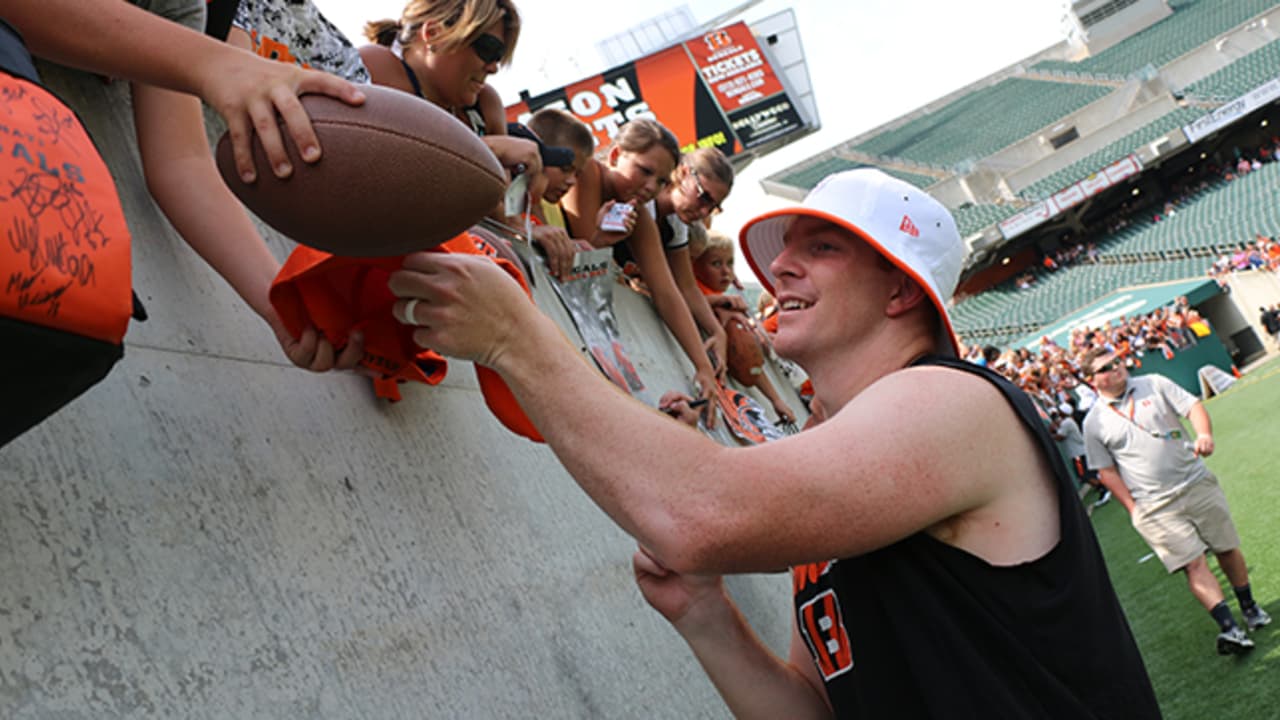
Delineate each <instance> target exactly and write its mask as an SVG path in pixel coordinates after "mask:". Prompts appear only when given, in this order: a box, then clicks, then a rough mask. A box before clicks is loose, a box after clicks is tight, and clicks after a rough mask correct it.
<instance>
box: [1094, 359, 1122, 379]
mask: <svg viewBox="0 0 1280 720" xmlns="http://www.w3.org/2000/svg"><path fill="white" fill-rule="evenodd" d="M1118 367H1120V358H1111V360H1110V362H1108V363H1107V364H1105V365H1100V366H1098V367H1096V368H1094V369H1093V374H1094V375H1101V374H1102V373H1109V372H1111V371H1112V370H1115V369H1116V368H1118Z"/></svg>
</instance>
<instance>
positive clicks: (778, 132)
mask: <svg viewBox="0 0 1280 720" xmlns="http://www.w3.org/2000/svg"><path fill="white" fill-rule="evenodd" d="M544 107H555V108H559V109H561V110H564V111H566V112H569V113H572V114H573V115H574V116H575V117H577V118H578V119H579V120H581V121H582V122H584V123H586V125H587V126H588V127H590V128H591V132H592V133H593V134H594V135H595V137H596V143H597V145H598V146H605V145H608V144H609V142H611V141H612V139H613V137H614V136H615V135H617V133H618V129H619V128H620V127H622V125H623V124H625V123H627V122H629V121H631V120H635V119H637V118H652V119H655V120H657V121H658V122H661V123H662V124H663V125H665V126H666V127H667V128H668V129H670V130H671V132H673V133H674V134H675V136H676V138H677V139H679V141H680V144H681V147H682V149H684V150H685V151H688V150H692V149H694V148H697V147H718V148H720V150H722V151H723V152H724V153H725V154H726V155H732V154H734V153H738V152H741V151H743V150H747V149H750V148H753V147H757V146H759V145H762V144H764V143H767V142H770V141H772V140H775V139H777V138H779V137H782V136H784V135H787V134H790V133H792V132H795V131H798V130H801V129H803V128H804V123H803V121H802V120H801V117H800V113H799V111H798V110H797V109H796V107H795V105H794V104H793V103H792V102H791V99H790V98H789V97H788V96H787V93H786V90H785V89H784V87H783V85H782V81H781V80H780V79H779V78H778V76H777V74H776V73H775V72H774V71H773V68H772V66H771V65H770V63H769V60H768V57H767V56H766V55H765V53H764V51H763V50H762V49H761V48H760V44H759V43H757V42H756V38H755V36H754V35H752V33H751V29H750V28H748V27H747V25H746V24H745V23H736V24H734V25H730V26H728V27H724V28H719V29H717V30H714V31H712V32H709V33H707V34H705V35H702V36H699V37H698V38H695V39H693V40H688V41H686V42H684V43H681V44H679V45H675V46H672V47H669V48H666V49H664V50H659V51H658V52H656V53H653V54H650V55H646V56H644V57H642V58H640V59H638V60H634V61H632V62H629V63H625V64H623V65H619V66H617V67H614V68H611V69H609V70H606V71H605V72H603V73H601V74H599V75H596V76H594V77H590V78H586V79H584V80H579V81H578V82H575V83H573V84H570V85H566V86H565V87H562V88H558V89H556V90H552V91H550V92H547V93H543V94H541V95H538V96H536V97H530V98H527V99H525V100H523V101H521V102H519V103H517V104H515V105H511V106H509V107H508V108H507V119H508V120H510V121H519V122H525V121H527V120H528V118H529V116H530V115H532V114H533V113H534V112H536V111H538V110H541V109H542V108H544Z"/></svg>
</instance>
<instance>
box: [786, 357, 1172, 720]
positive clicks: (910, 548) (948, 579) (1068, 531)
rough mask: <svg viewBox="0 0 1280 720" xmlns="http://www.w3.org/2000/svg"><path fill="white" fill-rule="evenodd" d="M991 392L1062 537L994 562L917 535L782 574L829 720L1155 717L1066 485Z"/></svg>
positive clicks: (1031, 413)
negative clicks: (1047, 469) (1041, 473)
mask: <svg viewBox="0 0 1280 720" xmlns="http://www.w3.org/2000/svg"><path fill="white" fill-rule="evenodd" d="M915 364H917V365H941V366H945V367H948V368H953V369H955V370H958V371H962V372H968V373H972V374H974V375H978V376H980V377H982V378H984V379H986V380H987V381H989V382H991V383H992V384H993V385H995V386H996V387H997V388H999V390H1000V391H1001V392H1002V393H1003V394H1004V396H1005V398H1006V399H1007V400H1008V401H1009V404H1010V405H1012V406H1013V408H1014V410H1015V411H1016V412H1017V413H1018V416H1019V418H1020V419H1021V420H1022V423H1023V424H1024V425H1025V426H1026V427H1027V429H1028V431H1029V432H1031V434H1032V435H1034V436H1035V439H1036V442H1037V443H1038V444H1039V445H1040V448H1041V451H1042V453H1043V457H1044V458H1045V459H1046V460H1047V461H1048V462H1049V463H1050V466H1051V468H1052V470H1053V475H1054V477H1055V478H1056V480H1057V485H1058V504H1059V507H1060V510H1059V517H1060V525H1061V533H1062V536H1061V538H1060V539H1059V541H1058V544H1057V545H1056V546H1054V548H1053V549H1051V550H1050V551H1049V552H1048V553H1046V554H1045V555H1044V556H1043V557H1041V558H1039V559H1037V560H1034V561H1031V562H1028V563H1024V564H1021V565H1017V566H1012V567H995V566H992V565H990V564H988V563H987V562H985V561H983V560H981V559H979V558H978V557H976V556H974V555H971V554H970V553H967V552H965V551H963V550H960V549H958V548H956V547H953V546H951V545H947V544H946V543H943V542H940V541H938V540H936V539H934V538H933V537H931V536H930V535H928V534H926V533H917V534H915V535H912V536H910V537H908V538H906V539H904V540H901V541H899V542H897V543H894V544H893V545H890V546H888V547H885V548H881V549H879V550H876V551H873V552H870V553H867V554H865V555H861V556H858V557H851V558H845V559H842V560H838V561H832V562H828V563H819V564H814V565H807V566H803V567H797V568H793V570H792V579H793V581H794V587H795V589H796V592H795V602H796V612H797V620H798V622H799V628H800V635H801V637H802V638H803V639H804V641H805V643H806V644H807V645H808V647H809V651H810V653H811V654H812V655H813V658H814V662H815V664H816V665H817V667H818V671H819V674H820V675H821V676H822V677H823V679H824V682H825V683H826V688H827V694H828V696H829V697H830V699H831V703H832V705H833V706H834V708H835V711H836V716H837V717H841V718H894V719H895V720H897V719H899V718H1064V719H1065V718H1071V719H1072V720H1076V719H1078V718H1124V719H1125V720H1133V719H1134V718H1158V717H1160V710H1159V707H1158V706H1157V705H1156V699H1155V694H1154V693H1153V692H1152V689H1151V681H1150V680H1149V679H1148V677H1147V672H1146V668H1145V667H1144V666H1143V663H1142V656H1141V655H1140V654H1139V652H1138V647H1137V645H1136V644H1135V643H1134V639H1133V635H1132V633H1131V632H1130V630H1129V624H1128V622H1127V621H1126V620H1125V616H1124V612H1123V611H1122V610H1121V608H1120V603H1119V600H1117V598H1116V595H1115V591H1114V590H1113V589H1112V587H1111V579H1110V577H1109V576H1108V575H1107V569H1106V566H1105V565H1104V563H1103V559H1102V553H1101V551H1100V549H1099V547H1098V543H1097V538H1096V537H1095V536H1094V534H1093V528H1092V526H1091V525H1090V524H1089V519H1088V517H1087V516H1086V515H1085V514H1084V510H1083V508H1082V506H1081V504H1080V501H1079V498H1078V497H1077V496H1076V494H1075V492H1074V485H1073V483H1072V482H1071V479H1070V476H1069V475H1068V474H1067V469H1066V466H1065V465H1064V464H1063V462H1062V458H1061V456H1060V455H1059V453H1058V452H1057V450H1056V449H1055V447H1054V445H1053V441H1052V440H1051V439H1050V437H1049V434H1048V433H1047V431H1046V430H1045V428H1044V425H1043V423H1042V422H1041V421H1040V418H1039V415H1038V414H1037V413H1036V410H1035V407H1034V406H1033V405H1032V403H1031V400H1030V399H1029V398H1028V397H1027V396H1026V395H1025V394H1023V393H1022V391H1020V390H1018V389H1017V388H1015V387H1014V386H1013V385H1012V384H1010V383H1009V382H1008V381H1006V380H1005V379H1004V378H1002V377H1000V376H999V375H997V374H995V373H993V372H991V371H989V370H987V369H986V368H981V367H978V366H976V365H973V364H970V363H967V362H963V361H960V360H955V359H951V358H942V357H934V356H930V357H926V358H923V359H921V360H920V361H918V362H917V363H915Z"/></svg>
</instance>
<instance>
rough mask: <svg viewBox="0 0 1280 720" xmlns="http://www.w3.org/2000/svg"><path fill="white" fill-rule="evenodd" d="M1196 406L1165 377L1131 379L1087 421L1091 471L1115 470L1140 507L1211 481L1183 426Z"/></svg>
mask: <svg viewBox="0 0 1280 720" xmlns="http://www.w3.org/2000/svg"><path fill="white" fill-rule="evenodd" d="M1197 402H1198V400H1197V399H1196V397H1195V396H1194V395H1192V394H1191V393H1189V392H1187V391H1186V390H1183V389H1182V387H1181V386H1180V385H1178V384H1177V383H1175V382H1173V381H1172V380H1170V379H1169V378H1166V377H1164V376H1163V375H1143V376H1140V377H1131V378H1129V382H1128V385H1127V387H1126V388H1125V391H1124V394H1122V395H1121V396H1120V397H1118V398H1116V399H1115V400H1107V399H1105V398H1103V397H1101V396H1099V397H1098V401H1097V403H1095V404H1094V406H1093V407H1092V408H1090V410H1089V414H1088V415H1087V416H1085V419H1084V443H1085V455H1086V456H1087V458H1088V461H1089V467H1091V468H1093V469H1095V470H1096V469H1099V468H1105V467H1112V466H1114V467H1115V468H1116V469H1117V470H1118V471H1119V472H1120V477H1121V478H1122V479H1123V480H1124V484H1125V487H1127V488H1129V492H1130V493H1132V494H1133V499H1134V501H1135V502H1153V501H1159V500H1161V499H1163V498H1165V497H1168V496H1169V495H1172V494H1173V493H1175V492H1177V490H1178V489H1180V488H1181V487H1183V486H1184V485H1187V484H1189V483H1191V482H1194V481H1196V480H1201V479H1204V478H1206V477H1208V476H1209V474H1210V473H1209V468H1207V467H1205V464H1204V462H1203V461H1201V460H1200V457H1199V456H1198V455H1196V454H1195V451H1194V449H1193V448H1194V434H1193V433H1189V432H1187V430H1185V429H1184V428H1183V427H1182V423H1181V422H1179V418H1180V417H1186V415H1187V413H1189V412H1191V408H1192V407H1193V406H1194V405H1195V404H1196V403H1197Z"/></svg>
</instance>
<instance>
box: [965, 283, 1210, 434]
mask: <svg viewBox="0 0 1280 720" xmlns="http://www.w3.org/2000/svg"><path fill="white" fill-rule="evenodd" d="M1209 332H1210V329H1209V325H1208V322H1207V321H1206V320H1205V319H1204V318H1203V317H1201V316H1200V313H1198V312H1197V311H1196V310H1195V309H1193V308H1191V307H1190V306H1189V304H1188V302H1187V298H1186V297H1185V296H1184V297H1179V298H1178V299H1177V300H1176V301H1175V302H1173V303H1172V304H1170V305H1167V306H1165V307H1161V308H1157V309H1156V310H1153V311H1152V312H1150V313H1147V314H1145V315H1140V316H1134V317H1125V316H1123V315H1122V316H1120V317H1118V318H1115V319H1112V320H1108V321H1106V322H1104V323H1103V324H1102V325H1101V326H1099V327H1092V328H1076V329H1075V330H1073V331H1072V332H1071V336H1070V339H1069V341H1068V342H1067V344H1066V345H1065V346H1064V345H1060V344H1058V343H1056V342H1054V341H1053V340H1052V339H1050V338H1048V337H1045V338H1043V339H1042V340H1041V342H1040V347H1039V349H1038V350H1032V349H1030V348H1025V347H1024V348H1015V349H1006V350H1001V349H1000V348H997V347H995V346H993V345H986V346H982V345H977V344H975V345H966V346H965V347H964V351H965V352H964V358H965V359H966V360H968V361H970V362H972V363H975V364H977V365H982V366H985V367H989V368H991V369H992V370H995V371H996V372H999V373H1000V374H1002V375H1004V376H1005V377H1007V378H1008V379H1009V380H1010V381H1012V382H1013V383H1014V384H1016V385H1018V387H1020V388H1022V389H1023V391H1025V392H1026V393H1027V394H1028V395H1031V396H1032V397H1033V398H1034V399H1035V400H1036V401H1037V402H1038V403H1039V404H1040V406H1041V407H1042V408H1045V409H1046V410H1054V411H1057V412H1058V413H1060V414H1061V415H1062V416H1064V417H1074V418H1075V419H1076V420H1077V421H1080V420H1082V419H1083V417H1084V414H1085V413H1086V412H1087V411H1088V410H1089V408H1090V407H1091V406H1092V405H1093V401H1094V398H1095V393H1094V392H1093V390H1092V389H1091V388H1090V387H1089V385H1088V384H1087V383H1086V382H1085V381H1084V377H1083V374H1082V373H1081V371H1080V360H1081V358H1083V357H1084V355H1085V353H1087V352H1088V351H1089V350H1091V349H1093V348H1095V347H1104V348H1106V349H1108V350H1110V351H1112V352H1115V353H1117V354H1118V355H1120V356H1122V357H1124V358H1125V363H1126V365H1128V366H1129V367H1141V365H1142V362H1143V359H1144V358H1145V357H1148V356H1150V355H1151V354H1152V353H1159V354H1160V355H1162V356H1163V357H1165V358H1166V359H1170V358H1172V357H1173V356H1174V355H1175V354H1176V353H1177V352H1178V351H1180V350H1182V349H1184V348H1187V347H1190V346H1192V345H1195V344H1196V342H1197V339H1198V338H1200V337H1204V336H1206V335H1208V334H1209Z"/></svg>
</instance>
